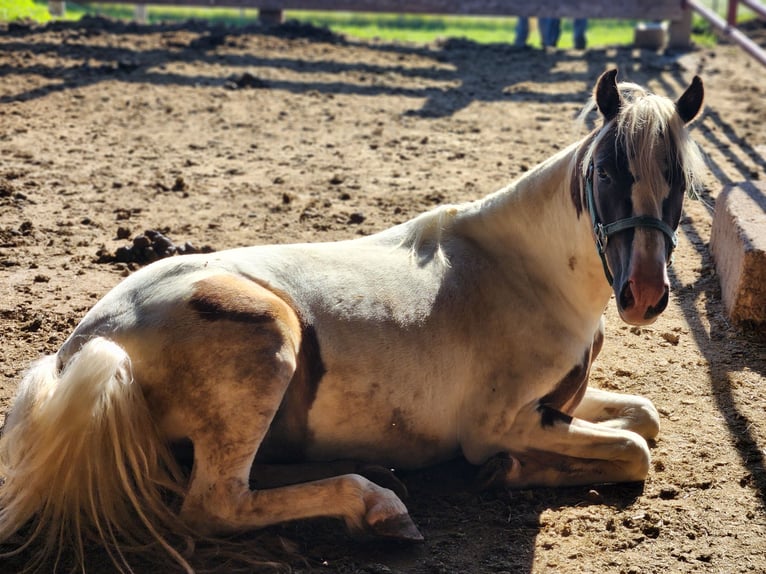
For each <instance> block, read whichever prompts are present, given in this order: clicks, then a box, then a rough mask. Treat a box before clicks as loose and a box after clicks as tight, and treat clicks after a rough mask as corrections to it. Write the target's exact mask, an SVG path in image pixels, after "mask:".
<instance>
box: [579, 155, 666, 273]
mask: <svg viewBox="0 0 766 574" xmlns="http://www.w3.org/2000/svg"><path fill="white" fill-rule="evenodd" d="M585 198H586V201H587V203H588V211H589V212H590V221H591V223H592V224H593V234H594V235H595V236H596V249H598V255H599V257H601V264H602V265H603V266H604V275H606V280H607V281H608V282H609V286H610V287H611V285H612V283H614V277H613V276H612V272H611V271H609V265H608V264H607V262H606V244H607V243H608V242H609V238H610V237H611V236H612V235H614V234H615V233H619V232H621V231H625V230H626V229H632V228H634V227H649V228H652V229H659V230H660V231H662V232H663V233H664V234H665V235H666V236H667V238H668V239H670V244H671V247H670V250H669V253H668V265H670V263H671V262H672V259H671V257H670V256H671V255H672V253H673V249H675V247H676V245H677V244H678V239H677V238H676V232H675V231H673V229H672V228H671V227H670V226H669V225H668V224H667V223H665V222H664V221H662V220H661V219H657V218H656V217H652V216H651V215H636V216H634V217H626V218H625V219H618V220H617V221H614V222H612V223H608V224H606V225H604V224H602V223H601V219H600V218H599V216H598V214H597V213H596V202H595V200H594V198H593V162H591V163H590V165H589V166H588V174H587V176H586V177H585Z"/></svg>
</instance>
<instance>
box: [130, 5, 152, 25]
mask: <svg viewBox="0 0 766 574" xmlns="http://www.w3.org/2000/svg"><path fill="white" fill-rule="evenodd" d="M133 20H135V21H136V22H138V23H139V24H146V23H147V22H149V7H148V6H147V5H146V4H136V6H135V8H133Z"/></svg>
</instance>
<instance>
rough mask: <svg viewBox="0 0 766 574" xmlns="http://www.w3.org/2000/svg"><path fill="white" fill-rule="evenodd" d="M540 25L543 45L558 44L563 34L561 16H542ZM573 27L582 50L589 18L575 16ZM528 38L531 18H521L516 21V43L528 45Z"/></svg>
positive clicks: (577, 45)
mask: <svg viewBox="0 0 766 574" xmlns="http://www.w3.org/2000/svg"><path fill="white" fill-rule="evenodd" d="M538 26H539V27H540V40H541V41H542V43H543V46H556V45H557V44H558V43H559V37H560V36H561V19H560V18H540V19H538ZM573 28H574V45H575V48H578V49H580V50H582V49H584V48H585V45H586V38H585V30H586V29H587V28H588V20H587V18H575V19H574V22H573ZM528 38H529V18H519V19H518V20H517V22H516V39H515V41H514V44H515V45H516V46H519V47H521V46H526V44H527V39H528Z"/></svg>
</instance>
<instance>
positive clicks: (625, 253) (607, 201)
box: [578, 70, 704, 325]
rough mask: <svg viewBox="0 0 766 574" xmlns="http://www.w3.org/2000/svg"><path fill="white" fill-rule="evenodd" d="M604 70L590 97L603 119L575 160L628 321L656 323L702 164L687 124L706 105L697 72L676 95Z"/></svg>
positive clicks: (599, 245) (605, 262)
mask: <svg viewBox="0 0 766 574" xmlns="http://www.w3.org/2000/svg"><path fill="white" fill-rule="evenodd" d="M616 76H617V71H616V70H611V71H608V72H605V73H604V74H603V75H602V76H601V77H600V78H599V80H598V83H597V84H596V87H595V89H594V95H593V104H592V106H591V109H592V108H593V107H594V106H595V107H597V108H598V110H599V112H600V113H601V115H602V117H603V125H602V126H601V127H600V128H598V129H597V130H596V131H595V132H594V133H593V134H592V135H591V137H590V138H589V139H588V140H587V144H586V145H587V146H588V148H587V150H586V151H585V153H584V154H583V156H582V157H583V160H582V164H581V165H580V166H578V168H579V169H581V170H582V171H581V173H582V174H583V175H584V178H582V179H580V181H582V182H584V185H583V187H582V188H581V189H582V192H581V193H583V195H584V198H583V199H584V203H585V205H587V209H588V212H589V214H590V217H591V222H592V224H593V233H594V239H595V241H596V247H597V249H598V251H599V254H600V256H601V259H602V263H603V266H604V272H605V275H606V278H607V280H608V281H609V282H610V284H611V285H612V289H613V290H614V294H615V297H616V299H617V308H618V310H619V313H620V316H621V317H622V319H623V320H624V321H626V322H627V323H630V324H634V325H646V324H649V323H652V322H653V321H654V320H655V319H656V318H657V316H658V315H659V314H660V313H662V311H664V310H665V307H666V306H667V303H668V295H669V291H670V282H669V280H668V273H667V266H668V265H669V264H670V261H671V256H672V252H673V248H674V247H675V244H676V234H675V230H676V228H677V227H678V223H679V221H680V218H681V209H682V205H683V198H684V195H686V194H689V195H692V196H693V195H694V194H695V187H696V186H697V182H696V172H698V171H699V170H698V167H699V166H700V164H701V156H700V152H699V150H698V148H697V147H696V146H695V145H694V143H693V142H692V140H691V138H690V137H689V136H688V133H687V130H686V126H687V125H688V124H689V123H690V122H691V121H692V120H694V118H695V117H696V116H697V115H698V113H699V111H700V109H701V108H702V101H703V96H704V90H703V86H702V80H700V78H699V77H697V76H695V77H694V79H693V81H692V83H691V85H690V86H689V87H688V88H687V89H686V91H685V92H684V93H683V95H682V96H681V97H680V98H679V99H678V100H677V101H676V102H672V101H671V100H669V99H667V98H665V97H662V96H657V95H654V94H651V93H649V92H647V91H646V90H644V89H643V88H641V87H639V86H637V85H635V84H631V83H620V84H618V83H617V81H616Z"/></svg>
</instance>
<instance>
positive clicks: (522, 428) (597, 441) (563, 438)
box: [479, 405, 650, 488]
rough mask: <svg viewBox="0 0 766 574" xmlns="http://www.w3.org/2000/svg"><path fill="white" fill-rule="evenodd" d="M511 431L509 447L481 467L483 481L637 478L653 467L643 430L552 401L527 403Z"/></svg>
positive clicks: (514, 483)
mask: <svg viewBox="0 0 766 574" xmlns="http://www.w3.org/2000/svg"><path fill="white" fill-rule="evenodd" d="M507 436H508V442H509V448H508V449H507V451H505V453H503V454H501V455H498V456H496V457H493V458H492V459H490V460H489V461H488V462H487V464H486V465H485V466H484V468H483V469H482V470H481V471H480V474H479V476H480V479H479V480H480V484H481V485H482V486H484V487H489V486H494V487H497V486H501V485H502V486H505V487H510V488H526V487H532V486H549V487H551V486H554V487H555V486H578V485H587V484H602V483H611V482H636V481H643V480H644V479H645V478H646V475H647V473H648V472H649V463H650V454H649V446H648V445H647V443H646V440H645V439H644V437H642V436H641V435H640V434H638V433H636V432H633V431H632V430H626V429H624V428H614V427H611V426H608V425H604V424H601V423H593V422H590V421H586V420H583V419H581V418H577V417H572V416H569V415H566V414H564V413H561V412H559V411H557V410H554V409H552V408H551V407H547V406H540V405H531V406H529V407H528V408H526V409H524V411H522V412H521V413H519V416H518V417H517V418H516V420H515V423H514V426H513V428H512V429H510V432H509V433H508V435H507ZM520 437H521V439H522V440H521V441H520V440H519V439H520ZM520 442H522V443H523V444H519V443H520Z"/></svg>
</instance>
